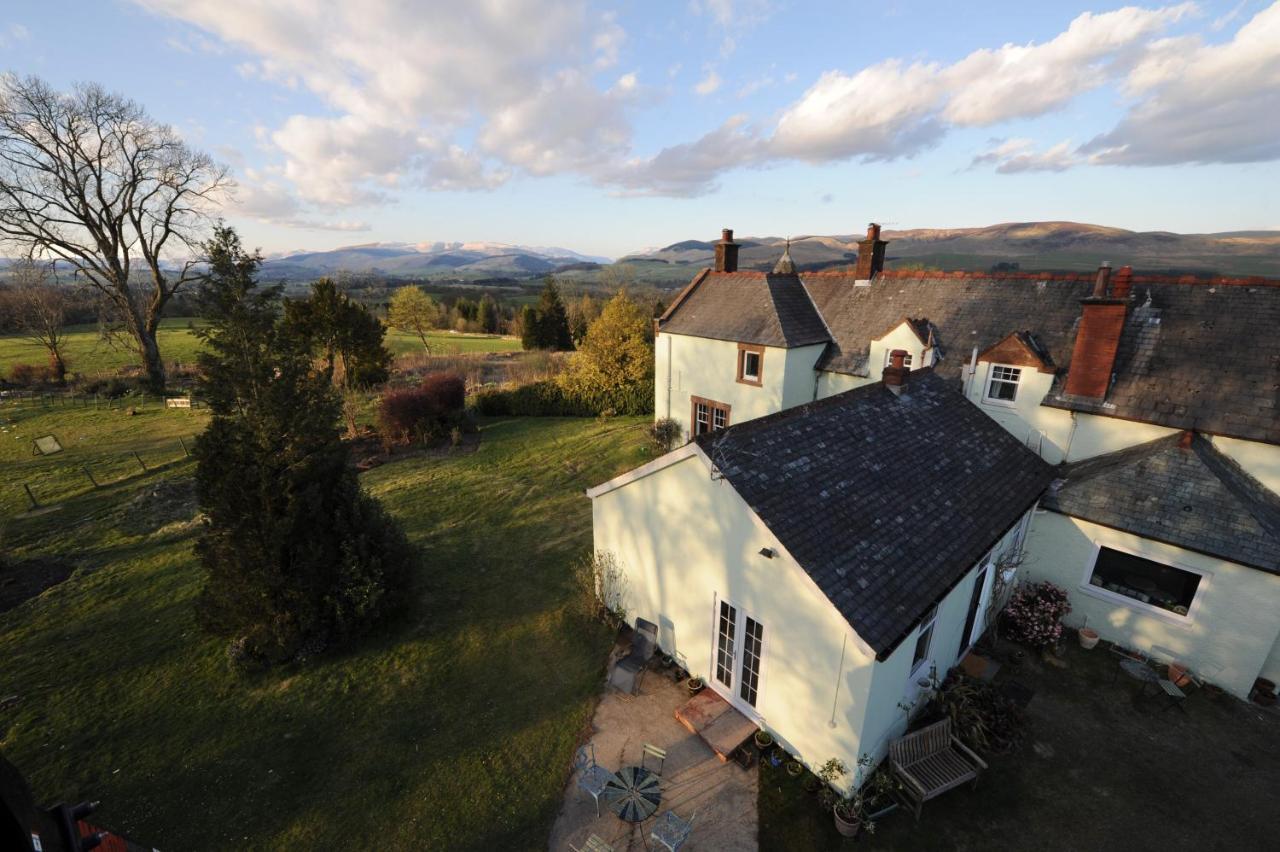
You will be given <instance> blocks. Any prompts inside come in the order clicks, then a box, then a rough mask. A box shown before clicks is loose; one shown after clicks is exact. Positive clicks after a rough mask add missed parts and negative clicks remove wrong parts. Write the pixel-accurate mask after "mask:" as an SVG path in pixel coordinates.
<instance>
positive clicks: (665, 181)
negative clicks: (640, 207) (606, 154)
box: [597, 115, 765, 198]
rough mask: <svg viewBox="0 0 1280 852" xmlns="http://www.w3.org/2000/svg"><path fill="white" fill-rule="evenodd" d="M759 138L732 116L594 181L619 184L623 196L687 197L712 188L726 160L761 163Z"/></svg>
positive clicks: (762, 153) (740, 117)
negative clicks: (698, 135)
mask: <svg viewBox="0 0 1280 852" xmlns="http://www.w3.org/2000/svg"><path fill="white" fill-rule="evenodd" d="M764 160H765V151H764V148H763V146H762V144H761V140H760V137H759V136H758V135H757V134H756V132H755V131H754V130H752V129H751V128H750V127H749V126H748V124H747V117H746V116H745V115H736V116H733V117H732V118H730V119H729V120H728V121H726V122H725V123H724V124H722V125H721V126H720V127H718V128H716V129H715V130H713V131H711V132H710V133H707V134H705V135H704V136H702V137H701V138H699V139H697V140H696V141H694V142H688V143H684V144H680V145H672V146H671V147H668V148H664V149H662V150H661V151H659V152H658V153H657V154H656V155H654V156H652V157H648V158H640V157H638V158H633V159H630V160H628V161H627V162H625V163H623V164H622V165H621V166H618V167H613V168H608V169H606V170H603V171H601V172H600V173H599V174H598V175H597V181H598V182H599V183H603V184H609V185H614V186H618V187H621V190H622V194H623V195H665V196H671V197H677V198H691V197H694V196H697V195H702V194H705V193H707V192H709V191H711V190H713V189H714V188H715V187H716V180H717V178H718V176H719V174H720V172H721V171H723V170H724V164H725V163H726V162H730V163H733V164H734V165H737V166H743V165H751V164H754V163H763V162H764Z"/></svg>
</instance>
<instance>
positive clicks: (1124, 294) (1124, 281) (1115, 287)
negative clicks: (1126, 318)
mask: <svg viewBox="0 0 1280 852" xmlns="http://www.w3.org/2000/svg"><path fill="white" fill-rule="evenodd" d="M1132 287H1133V267H1132V266H1122V267H1120V268H1119V269H1117V270H1116V275H1115V278H1113V279H1111V297H1112V298H1113V299H1127V298H1129V290H1130V288H1132Z"/></svg>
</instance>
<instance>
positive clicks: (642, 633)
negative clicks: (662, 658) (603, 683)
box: [609, 618, 658, 695]
mask: <svg viewBox="0 0 1280 852" xmlns="http://www.w3.org/2000/svg"><path fill="white" fill-rule="evenodd" d="M657 649H658V625H656V624H654V623H653V622H652V621H646V620H645V619H643V618H637V619H636V630H635V634H634V635H633V636H632V637H631V653H629V654H627V656H625V657H623V658H622V659H621V660H618V662H617V663H616V664H615V665H614V667H613V671H612V672H611V673H610V674H609V683H610V685H612V686H615V687H617V688H618V689H620V690H622V691H623V692H625V693H627V694H629V695H635V694H636V692H637V691H638V690H639V689H640V681H641V679H642V678H643V677H644V670H645V667H646V666H647V665H648V664H649V660H650V659H652V658H653V655H654V652H655V651H657Z"/></svg>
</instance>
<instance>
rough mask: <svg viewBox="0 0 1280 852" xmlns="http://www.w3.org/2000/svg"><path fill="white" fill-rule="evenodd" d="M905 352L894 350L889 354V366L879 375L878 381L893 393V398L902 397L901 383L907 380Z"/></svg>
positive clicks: (907, 371) (903, 350)
mask: <svg viewBox="0 0 1280 852" xmlns="http://www.w3.org/2000/svg"><path fill="white" fill-rule="evenodd" d="M906 363H907V350H905V349H895V350H893V351H892V352H890V353H889V366H887V367H885V368H884V372H883V373H881V374H880V380H881V381H882V382H884V386H885V387H887V388H888V389H889V390H891V391H893V394H894V396H901V395H902V390H903V387H902V383H903V382H904V381H905V380H906V378H907V373H909V372H910V370H908V369H907V366H906Z"/></svg>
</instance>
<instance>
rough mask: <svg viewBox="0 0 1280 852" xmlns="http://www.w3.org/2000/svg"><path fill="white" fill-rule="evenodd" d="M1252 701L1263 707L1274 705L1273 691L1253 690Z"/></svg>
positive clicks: (1274, 696)
mask: <svg viewBox="0 0 1280 852" xmlns="http://www.w3.org/2000/svg"><path fill="white" fill-rule="evenodd" d="M1253 703H1254V704H1260V705H1261V706H1263V707H1274V706H1275V705H1276V695H1275V693H1274V692H1262V691H1258V692H1255V693H1254V694H1253Z"/></svg>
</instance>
